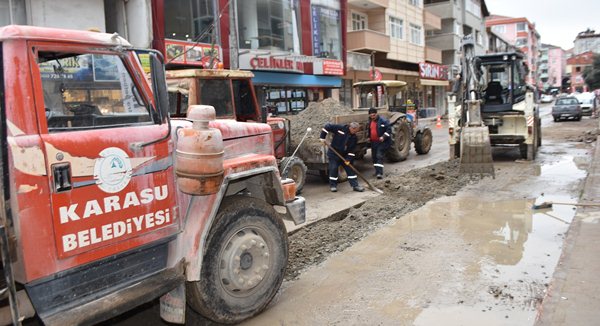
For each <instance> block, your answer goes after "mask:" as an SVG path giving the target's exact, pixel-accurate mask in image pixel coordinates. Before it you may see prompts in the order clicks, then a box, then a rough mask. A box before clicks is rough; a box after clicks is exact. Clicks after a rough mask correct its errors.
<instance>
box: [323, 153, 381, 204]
mask: <svg viewBox="0 0 600 326" xmlns="http://www.w3.org/2000/svg"><path fill="white" fill-rule="evenodd" d="M324 143H325V145H327V148H329V149H330V150H331V151H332V152H334V153H335V155H337V156H338V157H339V158H340V159H341V160H342V161H344V162H346V159H345V158H344V157H343V156H342V155H341V154H340V153H338V151H336V150H335V149H333V147H331V145H329V144H328V143H327V142H324ZM348 166H349V167H350V168H351V169H352V171H354V173H356V175H357V176H359V177H360V178H361V179H362V180H363V181H364V182H366V183H367V185H368V186H369V188H371V190H373V191H375V192H376V193H378V194H383V190H381V189H378V188H377V187H375V186H374V185H372V184H371V183H370V182H369V180H367V178H365V177H364V176H363V175H362V174H361V173H360V172H358V170H357V169H356V168H355V167H354V166H353V165H352V164H350V163H348Z"/></svg>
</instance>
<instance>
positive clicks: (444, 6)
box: [424, 0, 462, 19]
mask: <svg viewBox="0 0 600 326" xmlns="http://www.w3.org/2000/svg"><path fill="white" fill-rule="evenodd" d="M424 8H425V10H427V11H429V12H431V13H433V14H435V15H437V16H439V17H440V18H441V19H447V18H452V19H457V18H460V17H462V13H461V11H460V10H459V9H458V6H457V5H455V4H454V2H453V1H450V0H448V1H442V2H437V3H430V4H426V5H425V6H424Z"/></svg>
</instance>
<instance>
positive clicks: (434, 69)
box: [419, 62, 450, 118]
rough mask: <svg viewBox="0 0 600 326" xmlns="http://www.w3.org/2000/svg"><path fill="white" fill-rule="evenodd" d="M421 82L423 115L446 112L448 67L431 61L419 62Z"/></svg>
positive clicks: (429, 115) (428, 115)
mask: <svg viewBox="0 0 600 326" xmlns="http://www.w3.org/2000/svg"><path fill="white" fill-rule="evenodd" d="M419 78H420V80H419V83H420V85H421V91H422V92H421V97H420V102H421V105H420V107H421V112H422V117H423V118H425V117H431V116H437V115H445V114H446V100H445V97H446V88H447V86H448V85H449V84H450V83H449V81H448V67H447V66H443V65H438V64H434V63H429V62H421V63H419Z"/></svg>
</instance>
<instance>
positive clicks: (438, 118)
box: [435, 115, 442, 129]
mask: <svg viewBox="0 0 600 326" xmlns="http://www.w3.org/2000/svg"><path fill="white" fill-rule="evenodd" d="M435 127H436V128H438V129H440V128H442V117H441V116H439V115H438V116H437V122H436V123H435Z"/></svg>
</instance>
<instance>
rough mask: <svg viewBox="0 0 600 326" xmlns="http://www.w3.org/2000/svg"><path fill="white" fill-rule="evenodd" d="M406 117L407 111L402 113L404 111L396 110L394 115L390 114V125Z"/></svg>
mask: <svg viewBox="0 0 600 326" xmlns="http://www.w3.org/2000/svg"><path fill="white" fill-rule="evenodd" d="M405 117H406V113H402V112H394V113H392V115H391V116H390V119H389V120H390V125H393V124H395V123H396V122H398V120H400V119H403V118H405Z"/></svg>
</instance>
